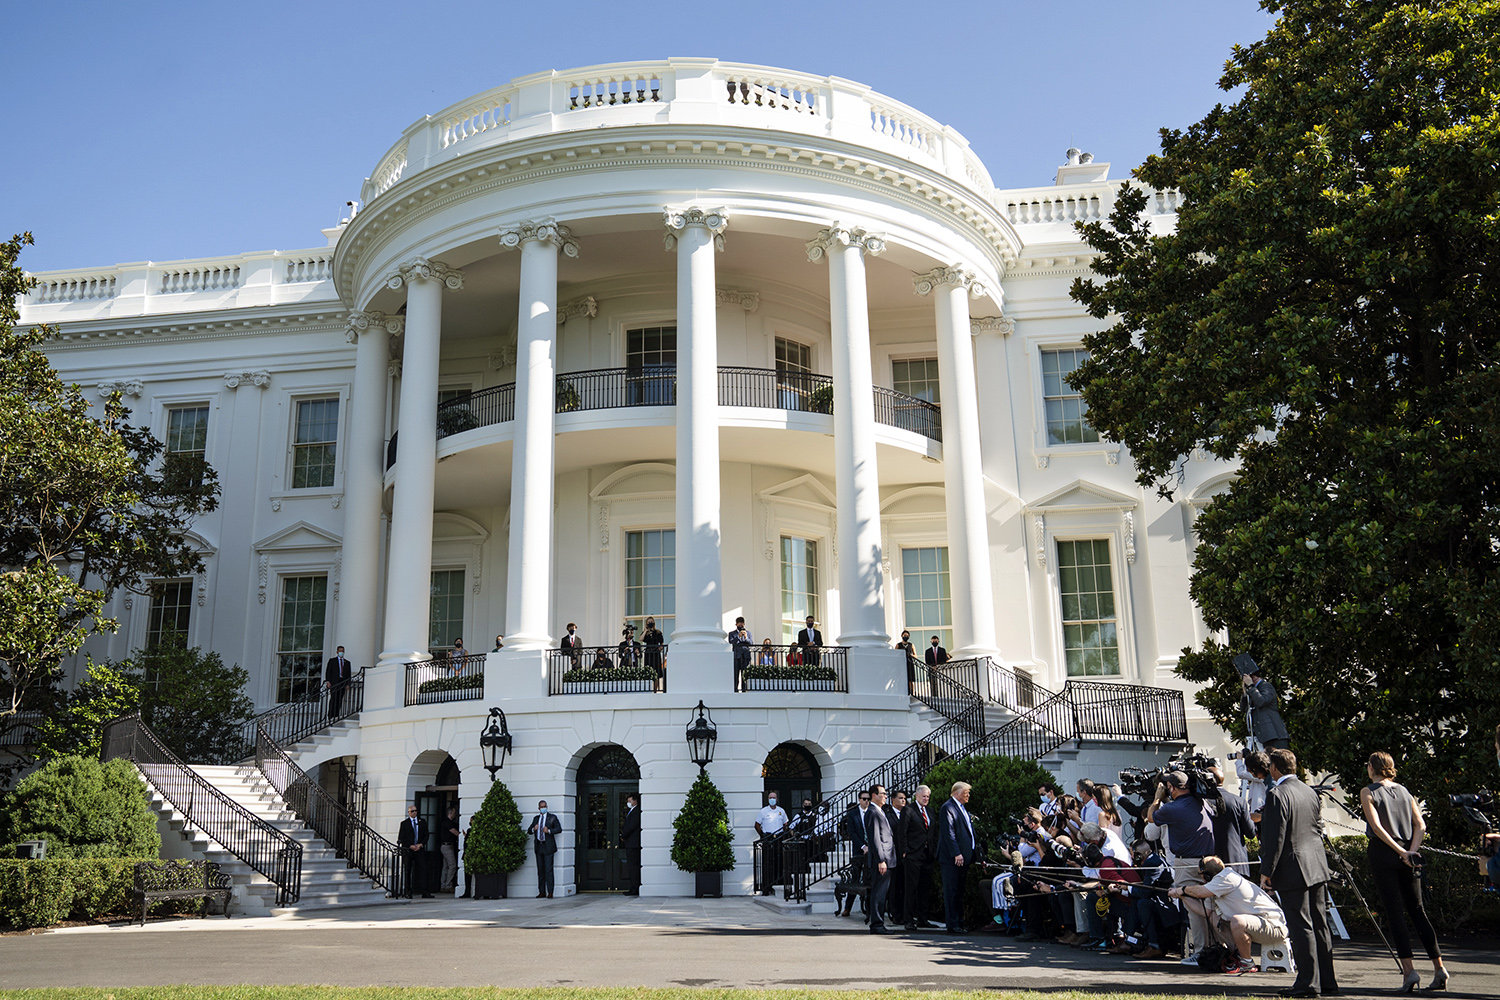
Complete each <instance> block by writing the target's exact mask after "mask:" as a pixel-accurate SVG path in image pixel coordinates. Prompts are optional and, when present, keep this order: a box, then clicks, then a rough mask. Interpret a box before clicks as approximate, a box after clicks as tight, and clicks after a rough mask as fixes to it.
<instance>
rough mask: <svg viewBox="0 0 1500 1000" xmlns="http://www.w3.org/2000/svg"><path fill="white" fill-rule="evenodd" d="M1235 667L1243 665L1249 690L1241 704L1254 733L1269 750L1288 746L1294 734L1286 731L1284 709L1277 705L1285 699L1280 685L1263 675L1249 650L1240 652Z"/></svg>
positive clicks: (1246, 689)
mask: <svg viewBox="0 0 1500 1000" xmlns="http://www.w3.org/2000/svg"><path fill="white" fill-rule="evenodd" d="M1234 665H1235V667H1237V668H1239V669H1240V670H1241V671H1242V673H1241V674H1240V684H1241V685H1242V686H1243V687H1244V689H1245V693H1244V695H1243V696H1242V697H1241V698H1240V708H1243V709H1244V710H1245V719H1246V723H1247V724H1248V726H1249V729H1250V735H1251V736H1253V737H1255V738H1256V740H1258V741H1259V742H1260V745H1261V747H1262V748H1263V749H1265V750H1278V749H1280V750H1286V749H1289V748H1290V746H1291V742H1290V737H1289V736H1288V734H1287V731H1286V723H1285V722H1284V721H1283V720H1282V718H1281V712H1280V711H1278V709H1277V706H1278V705H1280V704H1281V700H1280V699H1279V698H1278V697H1277V696H1276V689H1275V688H1274V687H1272V686H1271V682H1270V681H1268V680H1266V679H1265V678H1264V677H1262V676H1261V675H1260V667H1258V666H1256V665H1255V661H1254V660H1252V659H1250V657H1249V655H1248V654H1244V653H1242V654H1240V655H1239V656H1236V657H1235V658H1234Z"/></svg>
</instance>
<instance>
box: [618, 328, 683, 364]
mask: <svg viewBox="0 0 1500 1000" xmlns="http://www.w3.org/2000/svg"><path fill="white" fill-rule="evenodd" d="M676 364H677V327H675V326H643V327H640V328H638V329H635V330H626V331H625V367H626V368H658V369H659V368H661V367H662V366H667V367H672V366H674V365H676Z"/></svg>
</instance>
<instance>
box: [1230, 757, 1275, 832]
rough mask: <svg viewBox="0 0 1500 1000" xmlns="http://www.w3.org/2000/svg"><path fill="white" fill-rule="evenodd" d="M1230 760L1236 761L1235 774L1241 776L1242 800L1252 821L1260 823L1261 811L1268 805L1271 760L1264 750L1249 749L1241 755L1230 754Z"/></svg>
mask: <svg viewBox="0 0 1500 1000" xmlns="http://www.w3.org/2000/svg"><path fill="white" fill-rule="evenodd" d="M1229 759H1230V760H1232V761H1234V770H1235V773H1236V774H1238V775H1239V778H1240V798H1241V799H1243V800H1244V802H1245V808H1246V809H1247V810H1248V811H1249V813H1250V820H1251V822H1253V823H1259V822H1260V811H1261V810H1262V809H1264V808H1265V805H1266V778H1267V777H1269V776H1270V773H1271V758H1269V757H1267V756H1266V752H1265V751H1264V750H1252V749H1250V748H1249V747H1247V748H1246V749H1244V750H1242V751H1240V752H1239V753H1232V754H1230V755H1229Z"/></svg>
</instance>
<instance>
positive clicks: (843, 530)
mask: <svg viewBox="0 0 1500 1000" xmlns="http://www.w3.org/2000/svg"><path fill="white" fill-rule="evenodd" d="M884 251H885V239H884V238H883V237H880V236H875V235H872V234H870V233H867V232H865V231H864V230H863V229H850V228H848V227H844V226H841V225H839V224H838V223H834V224H833V226H831V227H829V228H828V229H824V230H823V231H822V232H820V233H818V236H817V238H816V239H814V240H813V241H812V242H810V243H808V244H807V256H808V258H809V259H811V260H814V261H817V260H821V259H822V258H823V257H825V256H826V257H827V258H828V311H829V316H830V319H831V321H832V327H833V456H834V472H835V476H836V483H837V503H838V547H839V623H840V625H841V626H842V629H841V632H840V634H839V636H838V639H837V641H838V644H839V645H840V646H880V647H886V646H889V645H890V642H891V637H890V635H889V634H888V633H887V632H886V630H885V587H884V580H883V579H882V575H881V556H880V473H879V469H878V467H877V465H876V459H875V387H874V385H873V384H872V383H871V381H870V376H871V370H870V309H869V297H868V293H867V290H866V287H865V254H866V253H871V254H878V253H882V252H884Z"/></svg>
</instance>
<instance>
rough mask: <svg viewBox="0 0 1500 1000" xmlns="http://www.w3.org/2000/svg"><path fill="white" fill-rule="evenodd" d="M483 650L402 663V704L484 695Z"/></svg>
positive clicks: (438, 701) (438, 702) (430, 703)
mask: <svg viewBox="0 0 1500 1000" xmlns="http://www.w3.org/2000/svg"><path fill="white" fill-rule="evenodd" d="M484 658H485V654H484V653H469V654H467V655H464V656H438V657H434V658H433V659H431V660H420V661H418V662H416V663H408V664H407V665H406V705H407V706H408V707H409V706H411V705H436V704H440V703H442V702H448V701H481V700H483V698H484Z"/></svg>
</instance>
